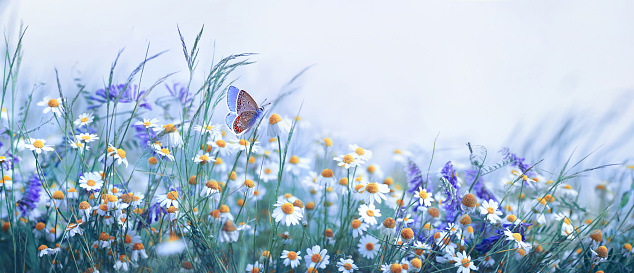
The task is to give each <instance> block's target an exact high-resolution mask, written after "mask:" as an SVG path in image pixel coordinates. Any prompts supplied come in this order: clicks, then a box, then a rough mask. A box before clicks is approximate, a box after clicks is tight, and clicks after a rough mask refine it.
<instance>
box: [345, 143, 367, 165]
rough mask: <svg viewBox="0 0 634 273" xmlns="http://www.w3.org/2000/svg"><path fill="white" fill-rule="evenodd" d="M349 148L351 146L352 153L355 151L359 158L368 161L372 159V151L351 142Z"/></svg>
mask: <svg viewBox="0 0 634 273" xmlns="http://www.w3.org/2000/svg"><path fill="white" fill-rule="evenodd" d="M348 148H350V151H351V152H352V153H355V154H356V155H357V157H359V159H361V160H363V161H368V160H370V159H372V151H370V150H366V149H363V148H361V147H359V145H357V144H350V145H349V146H348Z"/></svg>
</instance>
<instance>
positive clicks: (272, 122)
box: [266, 114, 291, 137]
mask: <svg viewBox="0 0 634 273" xmlns="http://www.w3.org/2000/svg"><path fill="white" fill-rule="evenodd" d="M290 129H291V128H290V126H289V125H288V123H286V122H285V121H283V120H282V118H281V117H280V115H278V114H272V115H271V117H269V124H268V125H267V127H266V132H267V135H268V136H269V137H277V136H280V137H281V136H285V135H286V134H288V133H289V131H290Z"/></svg>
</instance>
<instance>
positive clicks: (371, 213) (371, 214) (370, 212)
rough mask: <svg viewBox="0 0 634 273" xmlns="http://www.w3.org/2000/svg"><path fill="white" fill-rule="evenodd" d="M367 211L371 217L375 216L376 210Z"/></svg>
mask: <svg viewBox="0 0 634 273" xmlns="http://www.w3.org/2000/svg"><path fill="white" fill-rule="evenodd" d="M365 213H366V214H367V215H368V216H370V217H374V211H373V210H371V209H369V210H367V211H366V212H365Z"/></svg>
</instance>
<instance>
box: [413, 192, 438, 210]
mask: <svg viewBox="0 0 634 273" xmlns="http://www.w3.org/2000/svg"><path fill="white" fill-rule="evenodd" d="M432 195H433V194H432V193H431V192H427V190H426V189H423V187H418V191H416V194H414V197H416V198H418V202H419V204H420V205H421V206H425V207H431V202H434V201H435V200H434V198H432Z"/></svg>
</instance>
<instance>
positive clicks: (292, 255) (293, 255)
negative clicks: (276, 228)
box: [280, 250, 302, 268]
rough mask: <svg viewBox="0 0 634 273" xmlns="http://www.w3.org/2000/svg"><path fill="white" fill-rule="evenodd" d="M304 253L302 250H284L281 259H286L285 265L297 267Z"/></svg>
mask: <svg viewBox="0 0 634 273" xmlns="http://www.w3.org/2000/svg"><path fill="white" fill-rule="evenodd" d="M301 254H302V252H301V251H297V252H295V251H288V250H284V251H282V256H280V259H283V260H284V265H285V266H288V265H290V266H291V268H295V267H298V266H299V262H300V260H301V259H302V257H301V256H300V255H301Z"/></svg>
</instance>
